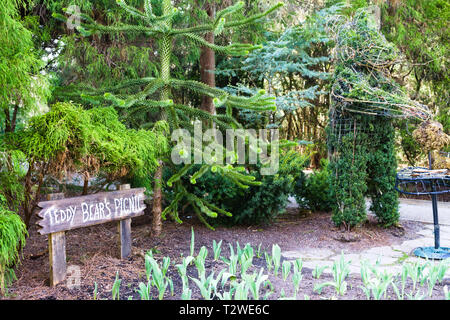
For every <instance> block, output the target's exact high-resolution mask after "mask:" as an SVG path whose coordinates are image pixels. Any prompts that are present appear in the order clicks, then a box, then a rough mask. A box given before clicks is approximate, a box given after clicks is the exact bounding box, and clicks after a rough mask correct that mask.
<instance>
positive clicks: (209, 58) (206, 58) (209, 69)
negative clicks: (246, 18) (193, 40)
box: [200, 3, 216, 114]
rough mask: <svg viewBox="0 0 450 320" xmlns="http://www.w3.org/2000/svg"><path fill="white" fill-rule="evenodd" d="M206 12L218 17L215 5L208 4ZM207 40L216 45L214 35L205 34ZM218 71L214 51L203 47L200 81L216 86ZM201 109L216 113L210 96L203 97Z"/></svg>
mask: <svg viewBox="0 0 450 320" xmlns="http://www.w3.org/2000/svg"><path fill="white" fill-rule="evenodd" d="M205 6H206V12H207V13H208V16H209V17H210V18H211V19H214V17H215V15H216V7H215V4H214V3H207V4H206V5H205ZM205 40H206V41H208V42H209V43H214V33H213V32H208V33H206V34H205ZM215 69H216V56H215V53H214V50H212V49H210V48H208V47H202V50H201V54H200V79H201V81H202V82H203V83H205V84H207V85H208V86H210V87H215V86H216V78H215V74H214V71H215ZM200 109H202V110H205V111H207V112H209V113H211V114H215V113H216V108H215V106H214V103H213V99H212V98H211V97H208V96H203V97H202V102H201V105H200Z"/></svg>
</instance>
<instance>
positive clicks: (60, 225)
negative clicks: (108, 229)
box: [37, 188, 145, 234]
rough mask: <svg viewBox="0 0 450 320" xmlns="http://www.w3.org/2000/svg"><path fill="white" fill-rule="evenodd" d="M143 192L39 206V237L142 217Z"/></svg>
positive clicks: (40, 203)
mask: <svg viewBox="0 0 450 320" xmlns="http://www.w3.org/2000/svg"><path fill="white" fill-rule="evenodd" d="M144 191H145V188H137V189H128V190H121V191H113V192H102V193H96V194H93V195H88V196H82V197H76V198H67V199H61V200H50V201H43V202H39V203H38V206H39V207H40V208H42V210H41V211H40V212H39V213H38V216H39V217H40V218H42V220H40V221H38V222H37V225H39V226H40V227H41V229H39V230H38V232H39V233H40V234H49V233H54V232H59V231H66V230H72V229H75V228H80V227H87V226H91V225H95V224H100V223H105V222H109V221H115V220H123V219H127V218H133V217H136V216H140V215H142V214H144V209H145V204H144V199H145V195H144Z"/></svg>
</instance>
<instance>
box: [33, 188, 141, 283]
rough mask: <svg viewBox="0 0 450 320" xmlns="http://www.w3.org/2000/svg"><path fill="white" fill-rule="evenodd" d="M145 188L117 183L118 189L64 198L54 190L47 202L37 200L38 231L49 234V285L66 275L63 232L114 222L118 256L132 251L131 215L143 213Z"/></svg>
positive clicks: (61, 279)
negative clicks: (116, 230) (117, 234)
mask: <svg viewBox="0 0 450 320" xmlns="http://www.w3.org/2000/svg"><path fill="white" fill-rule="evenodd" d="M144 192H145V188H136V189H130V185H129V184H124V185H120V186H119V191H113V192H102V193H97V194H93V195H89V196H81V197H76V198H68V199H63V198H64V194H62V193H53V194H49V195H48V196H47V199H48V200H49V201H43V202H39V203H38V206H39V207H40V208H42V210H41V211H40V212H39V213H38V216H39V217H40V218H42V220H40V221H38V222H37V223H36V224H37V225H38V226H40V227H41V228H40V229H39V230H38V232H39V233H40V234H48V248H49V260H50V261H49V262H50V286H55V285H56V284H58V283H60V282H61V281H63V280H64V279H65V277H66V272H67V267H66V236H65V231H67V230H71V229H75V228H81V227H87V226H92V225H96V224H100V223H105V222H109V221H117V224H118V225H117V226H118V232H119V248H120V250H119V257H120V258H121V259H123V258H126V257H128V256H129V255H130V254H131V218H132V217H136V216H140V215H143V214H144V209H145V207H146V206H145V204H144V200H145V195H144Z"/></svg>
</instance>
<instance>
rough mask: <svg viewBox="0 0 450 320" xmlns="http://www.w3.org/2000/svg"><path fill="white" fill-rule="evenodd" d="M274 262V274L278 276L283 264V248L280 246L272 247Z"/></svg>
mask: <svg viewBox="0 0 450 320" xmlns="http://www.w3.org/2000/svg"><path fill="white" fill-rule="evenodd" d="M272 260H273V267H274V274H275V276H278V269H279V268H280V263H281V248H280V246H279V245H278V244H274V245H272Z"/></svg>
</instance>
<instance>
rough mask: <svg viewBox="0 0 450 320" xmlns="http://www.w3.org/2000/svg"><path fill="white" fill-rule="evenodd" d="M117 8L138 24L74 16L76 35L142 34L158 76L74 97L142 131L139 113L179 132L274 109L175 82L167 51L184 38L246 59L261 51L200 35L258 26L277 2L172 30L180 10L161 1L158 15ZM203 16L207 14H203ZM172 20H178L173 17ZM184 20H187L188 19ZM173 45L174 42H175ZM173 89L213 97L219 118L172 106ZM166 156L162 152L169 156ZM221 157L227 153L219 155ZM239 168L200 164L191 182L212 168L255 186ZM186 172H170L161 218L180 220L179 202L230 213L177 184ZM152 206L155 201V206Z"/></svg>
mask: <svg viewBox="0 0 450 320" xmlns="http://www.w3.org/2000/svg"><path fill="white" fill-rule="evenodd" d="M116 2H117V4H118V5H119V6H120V7H121V8H122V9H123V10H125V11H126V12H128V13H129V14H131V15H133V16H134V17H135V18H136V19H138V20H139V21H140V22H141V23H142V24H137V23H131V22H130V23H122V24H115V25H104V24H99V23H97V22H96V21H94V20H93V19H92V18H91V17H89V16H87V15H85V14H83V13H81V14H80V15H79V16H78V18H79V19H81V25H80V26H79V27H78V28H77V30H78V32H79V33H80V34H81V35H83V36H86V37H88V36H93V35H101V34H118V33H120V34H122V35H124V36H128V35H131V36H135V35H138V34H139V35H143V36H145V37H147V38H148V39H149V40H150V39H151V40H153V41H156V43H157V44H158V50H157V55H158V57H159V59H160V65H159V72H158V76H157V77H153V78H142V79H135V80H131V81H129V82H125V83H122V84H120V85H119V86H116V87H113V88H103V89H100V90H99V89H96V88H78V90H79V91H78V92H77V93H83V97H86V98H87V99H92V100H93V101H95V100H97V101H101V100H102V99H106V100H108V101H109V102H110V103H111V104H112V105H113V106H114V107H115V108H118V109H121V110H124V111H126V114H127V116H128V118H129V119H131V120H129V121H134V120H135V123H141V127H151V126H152V125H153V123H151V122H145V123H142V121H140V120H142V119H140V120H139V117H142V115H143V114H146V113H149V112H157V113H159V114H160V117H161V118H163V119H165V120H166V121H167V122H168V124H169V126H170V130H174V129H178V128H186V129H188V130H191V131H192V130H193V126H192V124H193V122H194V121H195V120H207V123H209V124H210V125H211V126H212V124H214V125H215V126H217V127H218V128H237V127H240V125H239V124H238V123H237V122H236V120H235V119H234V118H233V117H232V110H233V109H246V110H249V109H250V110H254V111H259V112H263V111H267V110H272V111H274V110H275V109H276V106H275V101H274V98H273V97H270V96H267V95H266V93H265V91H264V90H260V91H258V92H257V93H256V94H254V95H252V96H249V97H243V96H235V95H232V94H230V93H229V92H227V91H225V90H221V89H218V88H211V87H209V86H207V85H205V84H203V83H201V82H198V81H194V80H180V79H175V78H172V77H171V63H172V53H173V52H174V48H173V44H174V42H175V41H178V42H179V41H180V40H185V41H187V42H189V43H195V44H197V45H198V46H206V47H208V48H211V49H212V50H214V51H215V52H218V53H221V54H225V55H232V56H242V55H247V54H249V53H250V52H251V51H253V50H255V49H258V48H260V46H255V45H252V44H248V43H230V44H226V45H216V44H213V43H209V42H207V41H205V40H204V37H203V35H204V34H205V33H207V32H214V34H215V35H219V34H221V33H222V32H224V31H225V30H232V29H235V28H240V27H243V26H245V25H248V24H250V23H254V22H257V21H258V20H259V19H261V18H263V17H265V16H267V15H268V14H270V13H271V12H273V11H275V10H276V9H277V8H279V7H281V6H282V3H278V4H276V5H275V6H273V7H271V8H270V9H268V10H267V11H264V12H261V13H257V14H254V15H250V16H248V17H242V18H240V19H238V20H235V19H231V18H230V17H231V16H232V14H233V13H236V12H238V11H243V9H244V2H242V1H239V2H237V3H235V4H233V5H231V6H229V7H226V8H224V9H222V10H219V11H218V12H216V15H215V17H214V19H208V21H206V22H205V23H203V24H200V25H196V26H192V27H189V26H188V27H185V26H183V27H180V28H177V27H176V26H175V25H174V21H177V19H180V20H182V16H181V17H180V15H182V14H187V13H185V12H181V13H180V12H179V10H178V9H177V8H176V7H174V6H173V5H172V3H171V1H170V0H162V1H160V2H159V3H158V6H157V8H160V9H161V11H160V12H157V10H155V9H156V8H155V7H154V2H153V1H150V0H145V2H144V8H143V9H144V10H142V9H141V8H139V9H138V8H135V7H133V6H130V5H128V4H127V3H126V2H125V1H124V0H117V1H116ZM54 16H55V17H56V18H58V19H61V20H62V21H66V20H67V18H66V17H65V16H64V15H61V14H55V15H54ZM205 16H207V15H205ZM175 18H177V19H175ZM187 20H188V21H189V19H187ZM178 42H177V43H178ZM124 87H128V88H132V87H133V88H137V89H136V90H135V91H134V92H135V93H134V94H129V93H127V92H125V93H124V91H123V90H122V89H123V88H124ZM175 90H189V91H190V92H193V93H195V94H198V95H199V96H209V97H212V98H213V102H214V104H215V105H216V107H217V108H219V107H224V108H225V109H226V112H225V113H224V114H217V115H214V114H209V113H207V112H204V111H202V110H199V109H197V108H195V107H193V106H191V105H183V104H178V103H175V102H174V101H173V100H172V98H171V95H172V91H175ZM168 155H169V154H167V156H168ZM223 155H224V156H225V155H226V152H224V153H223ZM163 160H165V163H166V165H168V164H169V163H170V162H169V161H168V157H165V158H164V159H163ZM241 169H243V168H240V167H237V168H235V167H233V166H226V165H214V166H213V165H202V166H201V167H200V169H199V170H198V172H197V173H194V176H195V177H196V178H200V177H201V175H202V174H203V173H204V172H206V171H208V170H211V171H213V172H217V173H219V174H223V175H226V176H228V177H230V178H231V179H232V180H233V181H234V182H235V183H236V184H238V185H240V186H242V187H244V188H245V187H248V185H249V184H253V183H256V182H254V179H255V178H254V177H253V176H248V175H246V174H243V173H242V171H243V170H241ZM187 172H188V170H186V168H185V169H182V170H181V171H180V172H178V173H175V176H174V177H173V178H172V179H171V180H170V181H171V184H172V183H173V185H172V187H173V189H174V191H175V192H176V193H177V194H178V195H177V196H176V197H175V198H174V200H173V202H172V203H171V204H170V205H169V206H168V207H167V208H166V210H164V212H163V214H162V216H163V218H164V217H165V216H166V215H171V216H172V217H173V218H174V219H175V220H176V221H178V222H181V220H180V219H179V217H178V212H177V209H178V204H179V203H180V202H181V201H187V202H188V203H190V204H191V205H192V206H193V208H194V210H195V211H196V212H197V214H198V216H199V218H200V219H201V220H204V218H203V215H206V216H209V217H214V216H217V215H218V214H225V215H228V214H229V213H227V212H225V211H223V210H220V209H219V208H217V207H215V206H214V205H213V204H211V203H208V202H207V201H205V200H204V199H201V198H198V197H196V196H194V195H193V194H190V193H189V192H186V189H185V188H184V187H183V186H182V184H181V180H180V177H181V176H183V175H185V174H186V173H187ZM190 181H191V183H195V181H196V180H195V178H194V179H190ZM160 187H161V185H160V183H159V182H158V183H156V184H155V193H154V194H156V193H157V192H156V190H157V189H158V188H160ZM154 207H155V203H154Z"/></svg>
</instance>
